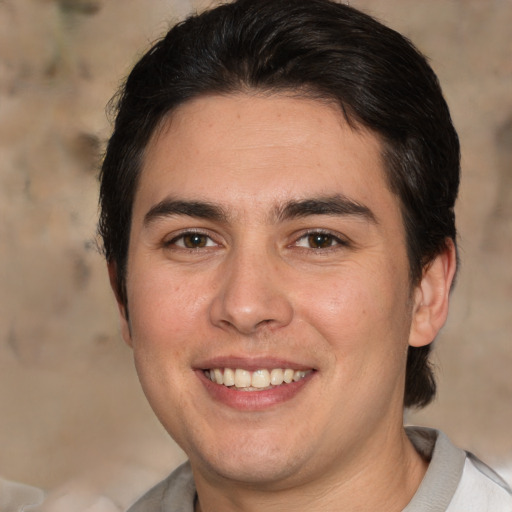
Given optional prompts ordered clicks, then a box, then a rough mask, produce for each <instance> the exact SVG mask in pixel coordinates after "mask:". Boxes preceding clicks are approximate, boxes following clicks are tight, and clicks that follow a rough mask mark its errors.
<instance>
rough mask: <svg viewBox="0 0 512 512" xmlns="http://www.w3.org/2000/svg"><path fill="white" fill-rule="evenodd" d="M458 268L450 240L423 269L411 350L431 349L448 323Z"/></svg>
mask: <svg viewBox="0 0 512 512" xmlns="http://www.w3.org/2000/svg"><path fill="white" fill-rule="evenodd" d="M456 267H457V255H456V249H455V244H454V243H453V241H452V240H451V239H447V241H446V248H445V249H444V251H443V252H442V253H440V254H438V255H437V256H436V257H435V258H434V260H433V261H432V262H431V263H430V264H429V265H428V266H427V267H426V268H425V269H424V271H423V277H422V278H421V282H420V283H419V285H418V286H417V287H416V289H415V292H414V309H413V316H412V324H411V333H410V336H409V345H410V346H413V347H422V346H424V345H428V344H429V343H431V342H432V341H434V338H435V337H436V336H437V334H438V333H439V331H440V330H441V328H442V327H443V325H444V323H445V322H446V318H447V316H448V306H449V300H450V289H451V286H452V283H453V279H454V276H455V271H456Z"/></svg>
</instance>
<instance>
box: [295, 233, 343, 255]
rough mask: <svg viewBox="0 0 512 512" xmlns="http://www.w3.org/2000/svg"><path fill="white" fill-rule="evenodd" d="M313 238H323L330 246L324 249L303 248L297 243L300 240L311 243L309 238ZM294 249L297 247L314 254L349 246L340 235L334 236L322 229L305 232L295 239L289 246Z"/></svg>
mask: <svg viewBox="0 0 512 512" xmlns="http://www.w3.org/2000/svg"><path fill="white" fill-rule="evenodd" d="M315 236H317V237H318V236H320V237H325V238H327V239H328V240H329V242H330V243H331V245H328V246H326V247H311V246H309V247H303V246H300V245H299V242H300V241H301V240H309V241H311V237H315ZM291 245H293V246H295V247H298V248H302V249H305V250H312V251H315V252H327V251H335V250H337V249H340V248H342V247H349V246H350V242H349V241H348V240H347V239H346V238H344V237H341V236H340V235H335V234H334V233H332V232H330V231H326V230H323V229H314V230H311V231H307V232H305V233H303V234H302V235H301V236H300V237H299V238H297V240H296V241H295V242H294V243H293V244H291Z"/></svg>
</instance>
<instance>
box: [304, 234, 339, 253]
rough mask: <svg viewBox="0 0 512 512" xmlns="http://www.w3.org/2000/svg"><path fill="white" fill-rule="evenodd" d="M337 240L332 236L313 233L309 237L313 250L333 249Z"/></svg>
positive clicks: (309, 243)
mask: <svg viewBox="0 0 512 512" xmlns="http://www.w3.org/2000/svg"><path fill="white" fill-rule="evenodd" d="M335 243H336V240H335V239H334V237H333V236H332V235H327V234H324V233H311V234H309V235H308V245H309V247H311V248H312V249H326V248H328V247H332V246H333V245H334V244H335Z"/></svg>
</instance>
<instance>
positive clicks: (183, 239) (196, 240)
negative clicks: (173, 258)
mask: <svg viewBox="0 0 512 512" xmlns="http://www.w3.org/2000/svg"><path fill="white" fill-rule="evenodd" d="M165 245H166V246H167V247H169V246H175V247H180V248H183V249H202V248H204V247H215V246H216V245H217V244H216V243H215V242H214V241H213V240H212V239H211V238H210V237H209V236H208V235H205V234H203V233H195V232H188V233H182V234H181V235H179V236H177V237H175V238H173V239H172V240H170V241H169V242H166V244H165Z"/></svg>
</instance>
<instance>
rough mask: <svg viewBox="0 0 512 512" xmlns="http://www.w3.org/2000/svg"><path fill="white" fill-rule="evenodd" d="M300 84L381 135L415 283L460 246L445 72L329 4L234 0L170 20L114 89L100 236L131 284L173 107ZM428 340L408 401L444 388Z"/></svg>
mask: <svg viewBox="0 0 512 512" xmlns="http://www.w3.org/2000/svg"><path fill="white" fill-rule="evenodd" d="M243 90H251V91H263V92H279V91H283V92H293V93H294V94H297V95H299V96H308V97H314V98H318V99H321V100H329V101H335V102H336V103H337V104H338V105H340V106H341V108H342V110H343V113H344V116H345V118H346V120H347V121H348V122H349V123H350V124H351V126H353V127H355V128H357V127H358V126H363V127H365V128H368V129H370V130H371V131H372V132H373V133H375V134H377V136H379V138H380V140H381V141H382V145H383V158H384V162H385V165H386V173H387V178H388V181H389V185H390V188H391V190H392V191H393V192H394V193H395V194H396V195H397V196H398V198H399V200H400V204H401V209H402V215H403V220H404V225H405V230H406V237H407V250H408V257H409V263H410V274H411V282H412V283H418V282H419V280H420V279H421V276H422V273H423V270H424V268H425V266H426V265H428V264H429V262H431V261H432V260H433V258H434V257H435V256H436V255H438V254H439V253H441V252H442V251H443V250H444V249H445V248H446V244H447V239H451V240H453V241H454V242H455V238H456V231H455V217H454V210H453V208H454V203H455V199H456V196H457V190H458V184H459V161H460V155H459V142H458V137H457V133H456V132H455V129H454V128H453V125H452V122H451V118H450V113H449V110H448V107H447V105H446V102H445V100H444V98H443V95H442V92H441V89H440V86H439V83H438V80H437V77H436V75H435V74H434V72H433V71H432V69H431V68H430V66H429V65H428V63H427V61H426V59H425V58H424V57H423V56H422V55H421V54H420V53H419V52H418V51H417V50H416V49H415V48H414V46H413V45H412V44H411V43H410V42H409V41H408V40H407V39H406V38H404V37H403V36H402V35H400V34H398V33H397V32H395V31H394V30H391V29H390V28H387V27H385V26H384V25H382V24H380V23H379V22H377V21H376V20H374V19H373V18H371V17H370V16H368V15H366V14H364V13H361V12H359V11H357V10H356V9H354V8H352V7H349V6H347V5H342V4H337V3H335V2H333V1H330V0H308V1H307V2H306V1H304V0H237V1H235V2H233V3H230V4H225V5H221V6H219V7H217V8H215V9H212V10H209V11H206V12H204V13H202V14H199V15H194V16H191V17H189V18H188V19H186V20H185V21H183V22H181V23H179V24H178V25H176V26H175V27H173V28H172V29H171V30H170V31H169V32H168V33H167V35H166V36H165V37H164V38H163V39H161V40H160V41H158V42H157V43H156V44H155V45H154V46H153V47H152V48H151V49H150V50H149V51H148V52H147V53H146V54H145V55H144V56H143V57H142V58H141V59H140V61H139V62H138V63H137V64H136V65H135V67H134V68H133V70H132V72H131V73H130V75H129V76H128V78H127V80H126V83H125V85H124V87H123V88H122V89H121V91H120V93H119V95H118V97H117V103H116V107H117V117H116V120H115V127H114V132H113V134H112V137H111V138H110V141H109V143H108V147H107V151H106V155H105V159H104V162H103V167H102V170H101V176H100V179H101V190H100V205H101V216H100V222H99V233H100V235H101V236H102V238H103V243H104V251H105V255H106V258H107V260H108V261H109V262H111V263H113V264H114V265H115V267H116V272H117V294H118V297H119V300H121V302H123V303H124V305H125V307H126V308H127V307H128V305H127V302H126V300H127V298H126V289H125V278H126V275H125V274H126V264H127V252H128V243H129V231H130V223H131V214H132V205H133V201H134V196H135V192H136V189H137V181H138V178H139V175H140V172H141V167H142V164H143V159H144V150H145V148H146V146H147V144H148V142H149V140H150V138H151V136H152V135H153V133H154V132H155V130H156V128H157V127H158V126H159V124H160V123H161V122H162V121H163V119H164V117H165V116H166V114H168V113H169V112H171V111H172V110H173V109H175V108H176V107H177V106H178V105H180V104H182V103H184V102H186V101H188V100H190V99H192V98H196V97H198V96H201V95H205V94H212V93H218V94H229V93H235V92H240V91H243ZM429 352H430V345H427V346H425V347H420V348H414V347H410V348H409V353H408V360H407V375H406V389H405V399H404V404H405V406H408V407H412V406H416V407H422V406H424V405H426V404H428V403H429V402H430V401H431V400H432V398H433V396H434V394H435V381H434V377H433V374H432V371H431V368H430V366H429V361H428V356H429Z"/></svg>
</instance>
